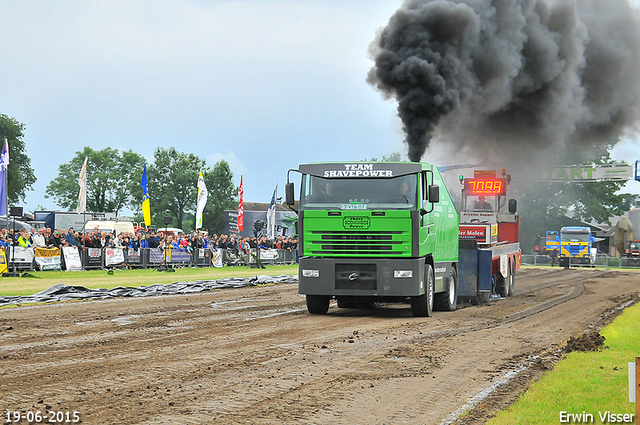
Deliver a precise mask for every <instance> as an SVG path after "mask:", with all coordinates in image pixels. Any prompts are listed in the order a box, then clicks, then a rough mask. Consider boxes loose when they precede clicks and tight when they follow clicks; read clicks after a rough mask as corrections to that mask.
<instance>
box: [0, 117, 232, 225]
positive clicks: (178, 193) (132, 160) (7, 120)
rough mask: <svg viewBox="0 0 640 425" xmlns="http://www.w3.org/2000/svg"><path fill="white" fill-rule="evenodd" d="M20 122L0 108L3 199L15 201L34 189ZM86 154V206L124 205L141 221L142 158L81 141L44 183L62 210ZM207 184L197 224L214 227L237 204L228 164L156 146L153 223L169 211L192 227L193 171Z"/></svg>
mask: <svg viewBox="0 0 640 425" xmlns="http://www.w3.org/2000/svg"><path fill="white" fill-rule="evenodd" d="M24 129H25V125H24V124H22V123H20V122H18V121H17V120H16V119H15V118H13V117H9V116H7V115H4V114H0V142H1V143H0V144H4V138H5V137H6V138H7V141H8V143H9V172H8V176H9V177H8V191H7V192H8V201H9V205H16V204H18V203H20V202H24V201H25V196H26V192H27V191H28V190H33V184H34V183H35V182H36V176H35V173H34V171H33V168H32V167H31V160H30V159H29V156H28V155H27V154H26V147H25V143H24V139H23V138H24ZM85 157H86V158H87V206H86V207H87V211H95V212H114V213H116V214H118V215H120V213H121V211H122V210H123V209H125V208H128V209H130V210H131V211H133V212H134V214H135V216H136V217H135V218H136V219H137V220H139V221H142V187H141V185H140V182H141V180H142V170H143V166H144V164H145V159H144V157H143V156H142V155H140V154H138V153H136V152H133V151H132V150H126V151H120V150H118V149H113V148H105V149H101V150H95V149H92V148H90V147H88V146H87V147H85V148H84V149H83V150H82V151H79V152H76V153H75V156H74V157H73V158H72V159H71V160H70V161H69V162H66V163H63V164H60V165H59V166H58V175H57V177H56V178H54V179H53V180H52V181H51V182H50V183H49V184H48V185H47V188H46V194H45V195H44V197H45V198H51V199H53V200H54V202H55V203H56V205H58V206H60V207H61V208H62V209H65V210H75V209H76V207H77V205H78V191H79V189H80V186H79V185H78V176H79V174H80V170H81V168H82V164H83V163H84V159H85ZM200 171H202V174H203V176H204V179H205V183H206V185H207V192H208V201H207V205H206V207H205V210H204V212H203V215H202V227H203V228H204V229H208V230H210V231H212V232H216V233H219V232H221V231H222V230H223V225H224V222H223V212H224V210H233V209H236V208H237V207H238V197H237V193H238V190H237V189H238V188H237V187H236V186H235V185H234V184H233V173H232V172H231V168H230V166H229V164H228V163H227V162H226V161H224V160H221V161H219V162H217V163H216V164H215V165H214V166H213V168H211V167H209V166H207V164H206V161H205V159H203V158H200V157H199V156H197V155H195V154H192V153H184V152H178V151H177V150H176V149H175V148H174V147H170V148H168V149H165V148H160V147H159V148H156V150H155V152H154V158H153V163H151V164H147V179H148V184H149V197H150V202H151V214H152V219H151V221H152V223H153V224H155V225H160V226H161V225H163V217H164V216H168V215H170V216H172V217H174V222H173V225H174V226H177V227H180V228H185V227H186V228H193V227H194V226H193V224H194V223H195V217H194V215H195V207H196V195H197V186H196V185H197V182H198V175H199V173H200Z"/></svg>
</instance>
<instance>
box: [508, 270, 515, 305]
mask: <svg viewBox="0 0 640 425" xmlns="http://www.w3.org/2000/svg"><path fill="white" fill-rule="evenodd" d="M515 287H516V265H515V264H513V263H511V267H510V272H509V296H510V297H513V291H514V290H515Z"/></svg>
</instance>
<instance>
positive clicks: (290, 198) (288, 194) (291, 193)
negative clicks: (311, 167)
mask: <svg viewBox="0 0 640 425" xmlns="http://www.w3.org/2000/svg"><path fill="white" fill-rule="evenodd" d="M284 192H285V203H286V204H287V205H293V204H295V202H296V201H295V199H296V198H295V189H294V188H293V183H287V184H286V185H285V186H284Z"/></svg>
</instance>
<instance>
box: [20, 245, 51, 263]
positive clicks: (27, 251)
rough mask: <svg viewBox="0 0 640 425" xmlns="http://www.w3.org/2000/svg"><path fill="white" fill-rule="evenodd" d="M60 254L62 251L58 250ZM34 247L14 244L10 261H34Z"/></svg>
mask: <svg viewBox="0 0 640 425" xmlns="http://www.w3.org/2000/svg"><path fill="white" fill-rule="evenodd" d="M58 255H60V251H58ZM33 258H34V255H33V248H25V247H23V246H14V247H12V248H11V250H10V251H9V258H7V260H8V261H15V262H16V263H31V262H33Z"/></svg>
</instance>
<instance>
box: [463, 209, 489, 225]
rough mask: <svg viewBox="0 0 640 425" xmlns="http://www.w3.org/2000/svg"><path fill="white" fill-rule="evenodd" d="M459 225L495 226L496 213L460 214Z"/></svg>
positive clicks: (465, 212)
mask: <svg viewBox="0 0 640 425" xmlns="http://www.w3.org/2000/svg"><path fill="white" fill-rule="evenodd" d="M460 223H461V224H463V223H464V224H497V223H498V221H497V220H496V213H493V212H471V211H463V212H461V213H460Z"/></svg>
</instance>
